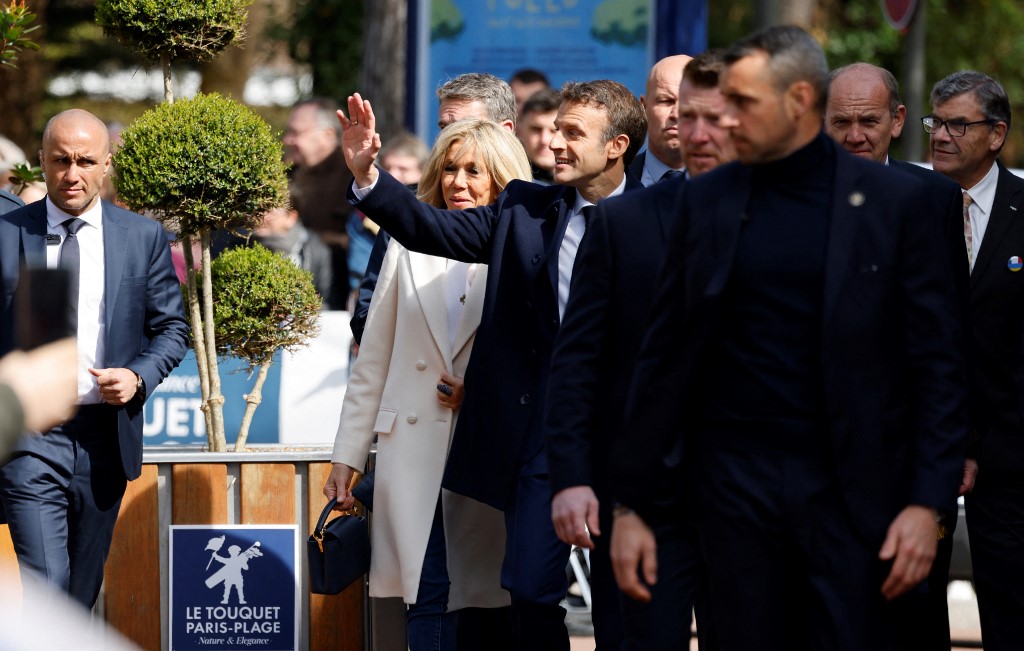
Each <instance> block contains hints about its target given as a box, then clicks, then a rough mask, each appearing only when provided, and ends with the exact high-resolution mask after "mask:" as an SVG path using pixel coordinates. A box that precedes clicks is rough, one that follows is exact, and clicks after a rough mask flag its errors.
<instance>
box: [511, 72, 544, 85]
mask: <svg viewBox="0 0 1024 651" xmlns="http://www.w3.org/2000/svg"><path fill="white" fill-rule="evenodd" d="M513 81H518V82H519V83H521V84H536V83H537V82H540V83H542V84H544V85H545V86H550V85H551V81H550V80H549V79H548V76H547V75H546V74H544V73H543V72H541V71H540V70H537V69H536V68H520V69H519V70H516V71H515V72H513V73H512V76H511V77H509V80H508V83H510V84H511V83H512V82H513Z"/></svg>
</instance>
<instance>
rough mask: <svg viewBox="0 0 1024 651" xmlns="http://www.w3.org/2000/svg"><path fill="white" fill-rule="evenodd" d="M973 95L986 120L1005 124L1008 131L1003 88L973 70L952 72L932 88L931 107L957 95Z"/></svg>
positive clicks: (991, 79) (986, 76)
mask: <svg viewBox="0 0 1024 651" xmlns="http://www.w3.org/2000/svg"><path fill="white" fill-rule="evenodd" d="M964 93H973V94H974V99H976V100H978V106H979V107H980V108H981V112H982V113H984V114H985V119H986V120H996V121H998V122H1005V123H1006V130H1007V132H1009V130H1010V100H1009V98H1008V97H1007V96H1006V91H1005V90H1004V89H1003V86H1002V85H1001V84H1000V83H999V82H998V81H996V80H995V79H993V78H992V77H989V76H988V75H986V74H984V73H981V72H977V71H974V70H961V71H960V72H954V73H953V74H951V75H949V76H948V77H946V78H945V79H942V80H941V81H938V82H936V84H935V85H934V86H932V97H931V100H932V106H937V105H939V104H942V103H944V102H947V101H949V100H951V99H953V98H954V97H956V96H957V95H963V94H964Z"/></svg>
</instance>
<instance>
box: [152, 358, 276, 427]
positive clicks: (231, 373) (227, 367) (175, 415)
mask: <svg viewBox="0 0 1024 651" xmlns="http://www.w3.org/2000/svg"><path fill="white" fill-rule="evenodd" d="M220 377H221V393H223V394H224V434H225V437H226V438H227V443H228V445H232V444H233V443H234V442H235V439H236V438H237V435H238V427H239V425H241V423H242V414H244V413H245V407H246V405H247V404H248V403H246V401H245V399H244V396H245V394H246V393H248V392H249V391H250V390H252V387H253V385H254V384H256V372H253V373H252V374H251V375H250V374H249V373H248V364H246V363H245V362H243V361H242V360H240V359H238V358H230V359H222V360H220ZM280 392H281V353H280V351H279V352H277V353H275V354H274V365H273V366H271V367H270V372H269V373H268V374H267V380H266V382H264V384H263V391H262V393H263V402H261V403H260V405H259V407H257V408H256V414H255V417H254V418H253V421H252V424H251V425H250V427H249V438H248V443H250V444H253V443H277V442H278V441H279V438H280V435H279V432H278V421H279V414H278V409H279V400H278V395H279V394H280ZM202 402H203V401H202V393H201V392H200V389H199V370H198V368H197V367H196V354H195V352H194V351H193V350H191V349H189V351H188V354H186V355H185V359H183V360H182V361H181V364H179V365H178V367H177V368H176V369H174V370H173V371H171V374H170V375H169V376H167V378H166V379H164V381H163V382H162V383H161V384H160V386H159V387H157V389H156V391H155V392H153V394H152V395H151V396H150V397H149V398H147V400H146V404H145V406H144V408H143V409H144V414H145V425H144V428H143V444H145V445H166V444H188V443H194V444H205V443H206V421H205V420H204V418H203V412H202V410H200V408H199V406H200V405H201V404H202Z"/></svg>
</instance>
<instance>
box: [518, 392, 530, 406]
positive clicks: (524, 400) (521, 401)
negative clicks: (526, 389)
mask: <svg viewBox="0 0 1024 651" xmlns="http://www.w3.org/2000/svg"><path fill="white" fill-rule="evenodd" d="M519 404H521V405H528V404H530V394H529V393H524V394H523V395H521V396H519Z"/></svg>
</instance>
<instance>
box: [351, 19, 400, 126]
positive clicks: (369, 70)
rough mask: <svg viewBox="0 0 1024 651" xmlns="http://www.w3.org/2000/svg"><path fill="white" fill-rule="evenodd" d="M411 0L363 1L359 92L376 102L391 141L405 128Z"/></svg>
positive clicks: (378, 119) (375, 111) (374, 105)
mask: <svg viewBox="0 0 1024 651" xmlns="http://www.w3.org/2000/svg"><path fill="white" fill-rule="evenodd" d="M406 3H407V0H364V1H363V12H364V13H363V16H364V23H363V25H364V29H363V70H362V75H361V76H360V80H359V91H360V93H362V95H363V97H368V98H370V99H371V101H372V102H373V112H374V114H375V115H376V117H377V131H378V132H379V133H380V135H381V139H382V140H384V141H387V139H388V137H389V136H392V135H394V134H396V133H398V132H399V131H401V130H402V129H403V128H404V121H405V55H406V30H407V28H408V25H407V23H408V14H407V11H406V7H407V4H406Z"/></svg>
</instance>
